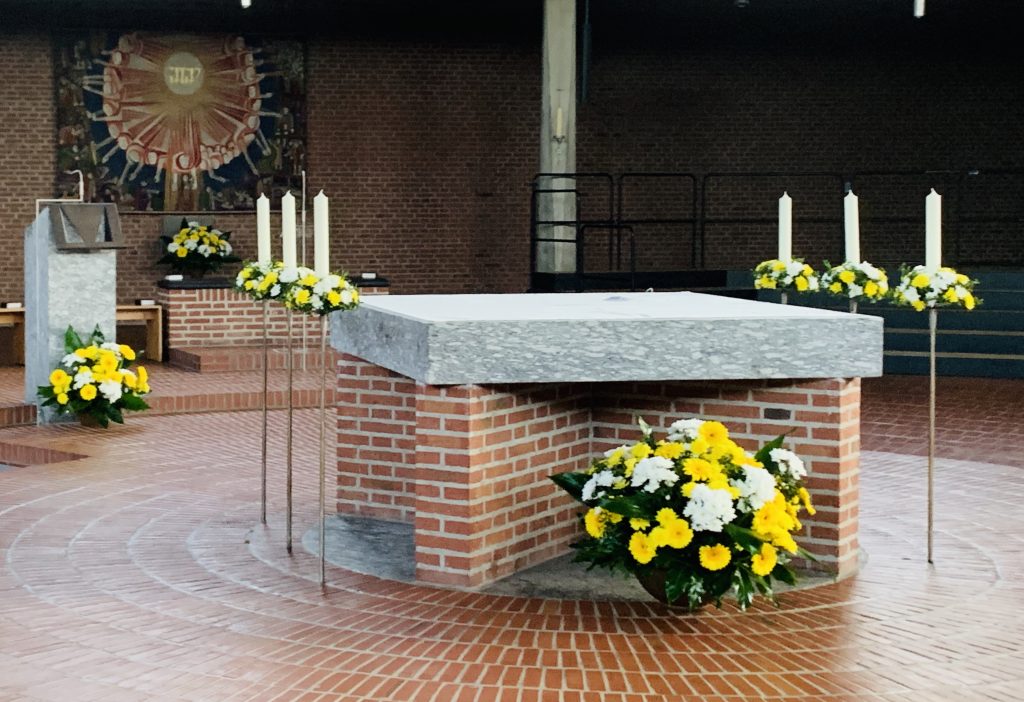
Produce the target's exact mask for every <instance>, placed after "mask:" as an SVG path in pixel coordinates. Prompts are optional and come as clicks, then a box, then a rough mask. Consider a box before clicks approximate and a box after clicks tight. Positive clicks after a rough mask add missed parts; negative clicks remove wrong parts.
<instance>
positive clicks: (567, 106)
mask: <svg viewBox="0 0 1024 702" xmlns="http://www.w3.org/2000/svg"><path fill="white" fill-rule="evenodd" d="M542 81H543V90H542V92H541V121H540V124H541V127H540V172H541V173H575V172H576V0H544V51H543V68H542ZM540 187H541V188H542V189H548V190H550V189H554V190H563V189H572V188H574V187H575V181H574V180H572V179H568V178H545V179H544V180H542V181H541V183H540ZM539 198H540V199H539V201H538V202H539V205H540V206H539V208H538V211H539V214H540V219H541V221H567V222H573V221H575V219H576V201H575V198H574V196H573V195H572V194H571V193H564V194H562V193H557V194H542V195H539ZM537 233H538V236H539V237H540V238H542V239H563V240H570V241H571V240H573V239H575V238H576V229H575V227H574V226H571V225H541V226H539V227H538V229H537ZM537 269H538V271H541V272H545V273H566V272H568V273H571V272H573V271H575V270H576V247H575V246H573V245H572V244H556V243H543V244H540V245H539V246H538V249H537Z"/></svg>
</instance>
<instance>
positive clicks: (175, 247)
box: [167, 241, 180, 253]
mask: <svg viewBox="0 0 1024 702" xmlns="http://www.w3.org/2000/svg"><path fill="white" fill-rule="evenodd" d="M179 248H180V244H178V243H176V242H173V241H172V242H171V243H169V244H168V245H167V253H174V252H175V251H177V250H178V249H179Z"/></svg>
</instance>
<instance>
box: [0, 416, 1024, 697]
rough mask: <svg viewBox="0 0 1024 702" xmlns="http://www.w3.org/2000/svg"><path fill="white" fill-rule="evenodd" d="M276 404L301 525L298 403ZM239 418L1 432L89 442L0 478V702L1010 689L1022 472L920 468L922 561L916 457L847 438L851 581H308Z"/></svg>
mask: <svg viewBox="0 0 1024 702" xmlns="http://www.w3.org/2000/svg"><path fill="white" fill-rule="evenodd" d="M296 418H297V422H298V427H299V429H298V435H297V437H296V445H297V446H299V447H300V450H299V453H298V454H297V456H296V460H295V465H296V480H297V484H298V488H297V492H296V504H297V505H298V511H297V514H296V519H295V524H296V529H297V534H300V533H302V531H304V530H305V529H306V528H308V526H309V525H310V524H311V523H312V522H313V520H314V519H315V514H316V509H315V484H314V481H315V476H316V468H315V466H316V460H315V456H314V455H312V452H311V451H309V448H310V447H313V446H314V445H315V440H316V439H315V421H316V413H315V411H305V410H303V411H300V412H297V413H296ZM283 422H284V416H283V413H273V416H272V424H273V427H272V428H273V431H274V434H275V435H276V436H280V435H281V432H282V431H283ZM258 432H259V414H258V413H255V412H249V413H235V414H228V413H224V414H213V415H182V416H165V417H137V418H133V421H132V422H131V424H129V425H128V426H126V427H118V428H116V429H114V430H113V431H110V432H105V433H100V432H91V431H88V430H83V429H81V428H78V427H53V428H39V429H37V428H21V429H9V430H3V431H0V440H2V441H5V442H9V443H25V444H35V445H38V446H46V447H49V448H54V449H60V450H72V449H73V450H74V451H75V452H77V453H81V454H86V455H87V456H88V457H87V458H85V459H81V460H78V461H69V462H64V463H54V464H49V465H42V466H35V467H27V468H19V467H14V468H12V469H9V470H6V471H4V472H0V555H2V568H0V700H12V701H13V700H19V701H20V700H26V701H30V702H32V701H37V700H53V701H56V700H61V701H62V702H64V701H66V700H74V701H75V702H89V701H90V700H102V701H103V702H119V701H121V700H139V701H142V700H146V701H153V700H158V701H164V700H168V701H169V700H201V701H207V700H208V701H211V702H214V701H215V702H227V701H229V700H239V701H240V700H254V701H255V700H286V701H289V702H292V701H303V702H305V701H307V700H353V701H354V700H424V701H427V700H438V701H444V702H447V701H449V700H453V701H460V702H461V701H471V700H472V701H474V702H483V701H485V700H502V701H504V700H508V701H510V702H520V701H521V702H532V701H540V700H544V701H547V700H557V701H559V702H584V701H586V702H592V701H593V702H627V701H636V702H641V701H654V700H702V701H707V702H725V701H727V700H728V701H729V702H741V701H742V702H745V701H746V700H760V699H769V700H805V701H809V702H814V701H820V702H824V701H826V700H828V701H830V702H854V701H857V702H862V701H883V700H884V701H887V702H897V701H898V702H928V701H929V700H950V701H952V700H957V701H960V700H968V701H972V700H1007V701H1009V700H1014V701H1016V700H1020V699H1021V696H1022V694H1021V691H1022V690H1024V621H1022V620H1021V619H1020V617H1019V616H1018V612H1019V611H1020V609H1021V607H1022V606H1024V579H1022V575H1024V572H1022V571H1024V543H1022V536H1021V534H1022V533H1024V512H1022V509H1021V507H1020V504H1021V502H1022V498H1024V472H1022V471H1021V470H1020V468H1018V467H1012V466H1004V465H1000V464H998V462H995V461H993V462H992V463H986V462H980V461H979V462H974V461H972V462H965V461H960V460H949V459H942V460H940V461H939V463H938V483H937V485H938V498H939V499H938V501H937V525H938V530H937V539H936V556H937V557H936V563H935V565H934V566H933V567H932V566H928V565H927V564H926V563H925V562H924V540H925V531H924V501H923V497H922V495H923V485H924V483H923V475H924V459H922V458H920V457H917V456H906V455H899V454H894V453H882V452H864V453H863V455H862V501H861V520H862V542H863V544H864V547H865V549H866V550H867V551H868V553H869V554H870V559H869V561H868V563H867V566H866V567H865V568H864V570H863V571H862V572H861V573H860V574H859V575H858V576H856V577H855V578H853V579H850V580H847V581H844V582H842V583H838V584H832V585H825V586H822V587H818V588H814V589H809V590H802V591H796V592H790V593H786V594H785V595H783V596H782V597H781V598H780V606H779V607H778V608H773V607H771V606H769V605H758V606H757V607H755V608H754V610H753V611H751V612H748V613H746V614H743V613H740V612H738V611H736V610H735V609H734V608H731V607H728V606H727V607H726V608H724V609H722V610H715V609H710V610H706V611H703V612H700V613H698V614H693V615H690V614H680V613H677V612H675V611H670V610H668V609H666V608H663V607H661V606H660V605H658V604H657V603H653V602H647V601H598V602H595V601H587V600H554V599H543V598H532V597H516V596H507V595H491V594H482V593H470V592H459V591H452V590H441V589H435V588H428V587H421V586H417V585H411V584H407V583H402V582H397V581H392V580H384V579H381V578H377V577H374V576H371V575H364V574H359V573H355V572H353V571H351V570H347V569H344V568H340V567H337V566H331V567H329V569H328V581H329V587H328V588H327V590H326V591H321V590H320V588H319V586H318V585H317V583H316V580H317V562H316V559H315V557H313V556H312V555H310V554H309V553H307V552H305V551H304V550H303V549H302V548H301V547H298V546H297V547H296V549H295V553H294V555H292V556H288V555H287V554H286V553H285V550H284V546H283V543H284V542H283V519H282V504H283V500H282V499H281V497H282V492H283V475H282V471H281V469H280V468H279V466H281V465H283V460H282V456H281V455H279V451H280V449H279V448H275V451H276V452H277V453H275V455H273V456H272V461H271V464H272V466H274V468H273V471H272V476H271V477H272V482H271V486H270V492H271V495H272V496H273V499H272V503H271V505H270V515H271V519H270V523H269V524H268V525H267V526H265V527H264V526H260V525H258V524H256V519H257V516H258V505H257V504H256V501H255V498H256V496H257V495H258V490H257V487H258V486H257V479H258V478H257V476H258V471H259V454H258V451H259V449H258V440H257V439H258ZM281 443H283V442H276V443H275V446H277V444H281ZM979 456H983V457H987V458H989V459H990V460H991V459H995V458H996V457H997V453H996V450H995V449H994V448H993V449H992V452H991V454H990V455H985V454H983V453H979Z"/></svg>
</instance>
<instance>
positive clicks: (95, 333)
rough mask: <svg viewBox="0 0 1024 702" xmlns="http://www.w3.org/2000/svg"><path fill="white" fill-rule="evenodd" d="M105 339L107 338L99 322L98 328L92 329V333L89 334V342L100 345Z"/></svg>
mask: <svg viewBox="0 0 1024 702" xmlns="http://www.w3.org/2000/svg"><path fill="white" fill-rule="evenodd" d="M105 341H106V338H105V337H104V336H103V331H102V330H101V329H100V325H99V324H97V325H96V328H95V329H93V330H92V334H90V335H89V343H90V344H95V345H96V346H99V345H100V344H102V343H103V342H105Z"/></svg>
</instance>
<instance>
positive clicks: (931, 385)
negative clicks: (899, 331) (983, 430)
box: [928, 307, 939, 563]
mask: <svg viewBox="0 0 1024 702" xmlns="http://www.w3.org/2000/svg"><path fill="white" fill-rule="evenodd" d="M938 326H939V311H938V310H937V309H935V308H934V307H932V308H931V309H930V310H928V562H929V563H933V562H934V561H933V560H932V554H933V550H932V545H933V544H932V541H933V538H932V532H933V527H934V517H935V487H934V483H935V334H936V330H937V329H938Z"/></svg>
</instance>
